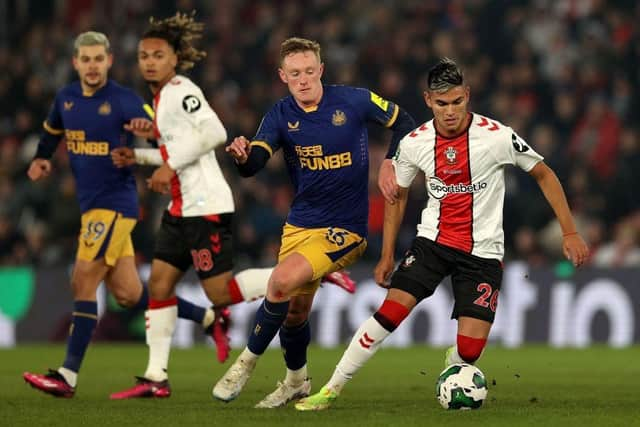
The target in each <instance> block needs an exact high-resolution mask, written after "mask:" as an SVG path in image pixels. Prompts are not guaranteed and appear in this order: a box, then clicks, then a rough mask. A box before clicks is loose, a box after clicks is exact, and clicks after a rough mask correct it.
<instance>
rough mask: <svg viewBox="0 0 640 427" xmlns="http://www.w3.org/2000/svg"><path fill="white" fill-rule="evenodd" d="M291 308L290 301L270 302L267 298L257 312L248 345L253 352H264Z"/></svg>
mask: <svg viewBox="0 0 640 427" xmlns="http://www.w3.org/2000/svg"><path fill="white" fill-rule="evenodd" d="M288 310H289V301H284V302H269V301H267V299H266V298H265V299H264V301H263V302H262V304H260V308H258V311H257V312H256V320H255V321H254V323H253V329H252V332H251V335H250V336H249V343H248V344H247V347H248V348H249V350H250V351H251V352H252V353H253V354H262V353H264V351H265V350H266V349H267V347H269V344H270V343H271V341H272V340H273V337H275V336H276V333H278V329H280V326H282V323H283V322H284V319H285V318H286V317H287V311H288Z"/></svg>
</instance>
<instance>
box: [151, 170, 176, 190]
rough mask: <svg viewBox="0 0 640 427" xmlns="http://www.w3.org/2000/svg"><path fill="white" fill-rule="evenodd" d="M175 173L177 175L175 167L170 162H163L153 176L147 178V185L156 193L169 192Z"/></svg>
mask: <svg viewBox="0 0 640 427" xmlns="http://www.w3.org/2000/svg"><path fill="white" fill-rule="evenodd" d="M173 175H175V172H174V171H173V169H171V167H170V166H169V165H168V164H166V163H163V164H162V166H160V167H159V168H157V169H156V170H155V171H154V172H153V175H151V178H148V179H147V187H148V188H150V189H151V190H153V191H155V192H156V193H162V194H169V193H170V191H171V178H173Z"/></svg>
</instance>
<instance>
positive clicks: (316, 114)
mask: <svg viewBox="0 0 640 427" xmlns="http://www.w3.org/2000/svg"><path fill="white" fill-rule="evenodd" d="M398 111H399V109H398V106H396V105H395V104H394V103H392V102H390V101H387V100H385V99H382V98H381V97H379V96H378V95H376V94H375V93H373V92H371V91H369V90H367V89H362V88H354V87H349V86H332V85H325V86H323V95H322V99H321V101H320V103H319V104H318V105H317V106H314V107H311V108H307V109H303V108H301V107H300V106H299V105H298V104H297V103H296V101H295V100H294V98H293V97H292V96H289V97H286V98H284V99H282V100H280V101H279V102H278V103H277V104H276V105H275V106H274V107H273V108H272V109H271V110H270V111H269V112H268V113H267V114H266V115H265V117H264V118H263V120H262V123H261V124H260V128H259V129H258V132H257V134H256V135H255V137H254V138H253V140H252V142H251V144H252V145H258V146H261V147H263V148H264V149H266V150H267V151H268V152H269V153H270V154H273V153H274V152H275V151H276V150H278V149H279V148H282V150H283V153H284V158H285V160H286V164H287V169H288V171H289V175H290V177H291V180H292V182H293V185H294V187H295V197H294V200H293V203H292V206H291V210H290V212H289V216H288V218H287V222H288V223H290V224H292V225H296V226H298V227H305V228H319V227H331V226H333V227H342V228H345V229H347V230H350V231H353V232H356V233H358V234H360V235H361V236H366V235H367V220H368V211H369V197H368V180H369V149H368V136H367V122H373V123H377V124H380V125H382V126H386V127H390V126H391V125H393V123H394V122H395V120H396V117H397V115H398Z"/></svg>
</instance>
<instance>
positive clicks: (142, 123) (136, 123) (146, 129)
mask: <svg viewBox="0 0 640 427" xmlns="http://www.w3.org/2000/svg"><path fill="white" fill-rule="evenodd" d="M124 128H125V130H128V131H129V132H131V133H132V134H134V135H135V136H139V137H140V138H146V139H153V138H155V135H154V134H153V122H152V121H151V120H149V119H144V118H142V117H139V118H135V119H131V121H130V122H129V123H128V124H125V125H124Z"/></svg>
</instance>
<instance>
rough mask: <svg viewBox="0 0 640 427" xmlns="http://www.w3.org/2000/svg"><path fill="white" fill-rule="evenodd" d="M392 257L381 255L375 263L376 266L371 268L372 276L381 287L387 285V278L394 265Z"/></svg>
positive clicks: (386, 286) (389, 276)
mask: <svg viewBox="0 0 640 427" xmlns="http://www.w3.org/2000/svg"><path fill="white" fill-rule="evenodd" d="M394 264H395V262H394V260H393V258H389V257H381V258H380V261H378V264H377V265H376V268H375V269H374V270H373V278H374V280H375V281H376V283H377V284H378V286H381V287H383V288H388V287H389V279H390V278H391V273H392V272H393V267H394Z"/></svg>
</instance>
